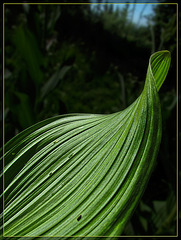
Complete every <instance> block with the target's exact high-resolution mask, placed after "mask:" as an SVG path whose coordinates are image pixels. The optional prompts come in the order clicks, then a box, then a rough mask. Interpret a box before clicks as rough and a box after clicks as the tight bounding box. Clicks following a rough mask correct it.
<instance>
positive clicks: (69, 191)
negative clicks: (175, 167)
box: [4, 51, 170, 236]
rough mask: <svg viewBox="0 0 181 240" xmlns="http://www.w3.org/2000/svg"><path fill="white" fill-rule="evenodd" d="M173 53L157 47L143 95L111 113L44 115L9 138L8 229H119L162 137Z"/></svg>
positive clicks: (99, 232) (19, 232)
mask: <svg viewBox="0 0 181 240" xmlns="http://www.w3.org/2000/svg"><path fill="white" fill-rule="evenodd" d="M169 65H170V53H169V52H168V51H161V52H157V53H155V54H153V55H152V56H151V58H150V61H149V66H148V72H147V77H146V81H145V86H144V89H143V91H142V93H141V95H140V96H139V97H138V98H137V99H136V100H135V101H134V102H133V103H132V104H131V105H130V106H129V107H128V108H126V109H125V110H124V111H121V112H118V113H114V114H110V115H94V114H71V115H64V116H57V117H54V118H51V119H48V120H45V121H43V122H40V123H38V124H36V125H34V126H32V127H30V128H28V129H26V130H25V131H23V132H22V133H20V134H19V135H17V136H15V137H14V138H13V139H12V140H11V141H9V142H8V143H7V144H6V145H5V156H4V159H5V168H4V174H5V183H4V187H5V191H4V197H5V203H4V205H5V209H4V235H5V236H119V235H121V233H122V231H123V229H124V226H125V224H126V223H127V221H128V220H129V218H130V217H131V215H132V213H133V211H134V209H135V208H136V206H137V204H138V202H139V200H140V198H141V196H142V194H143V191H144V189H145V187H146V185H147V182H148V180H149V177H150V174H151V172H152V170H153V167H154V163H155V160H156V156H157V153H158V149H159V144H160V140H161V109H160V102H159V97H158V93H157V90H158V89H159V88H160V86H161V84H162V83H163V81H164V79H165V77H166V75H167V72H168V68H169Z"/></svg>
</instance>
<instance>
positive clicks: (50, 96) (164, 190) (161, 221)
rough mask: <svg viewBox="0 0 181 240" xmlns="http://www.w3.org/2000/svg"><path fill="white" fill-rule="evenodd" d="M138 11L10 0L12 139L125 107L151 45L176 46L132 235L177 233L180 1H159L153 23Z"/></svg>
mask: <svg viewBox="0 0 181 240" xmlns="http://www.w3.org/2000/svg"><path fill="white" fill-rule="evenodd" d="M63 2H66V1H63ZM69 2H70V1H69ZM77 2H78V1H77ZM86 2H88V1H86ZM133 14H134V6H133V5H127V4H125V5H124V7H123V8H117V9H113V5H112V4H110V5H108V4H107V5H102V6H101V5H95V6H94V7H93V6H91V5H60V4H59V5H53V4H50V5H41V4H37V5H31V4H20V5H5V74H4V79H5V112H4V115H5V116H4V117H5V123H6V124H5V141H8V140H9V139H10V138H12V137H13V136H14V135H15V134H17V133H18V132H20V131H22V130H23V129H25V128H27V127H29V126H31V125H32V124H34V123H36V122H38V121H41V120H43V119H46V118H48V117H52V116H55V115H58V114H65V113H73V112H82V113H83V112H87V113H112V112H116V111H120V110H121V109H124V108H125V107H127V106H128V105H129V104H131V103H132V102H133V101H134V100H135V99H136V98H137V97H138V96H139V94H140V92H141V90H142V88H143V84H144V79H145V76H146V69H147V64H148V59H149V57H150V54H151V53H152V51H157V50H163V49H167V50H169V51H171V55H172V66H171V69H170V71H169V74H168V77H167V79H166V82H165V83H164V85H163V86H162V88H161V90H160V100H161V104H162V116H163V137H162V139H163V140H162V143H161V147H160V152H159V156H158V163H157V166H156V167H155V170H154V172H153V175H152V177H151V179H150V182H149V184H148V188H147V190H146V191H145V194H144V195H143V198H142V201H141V202H140V204H139V206H138V208H137V210H136V212H135V213H134V215H133V217H132V219H131V220H130V222H129V224H128V225H127V227H126V229H125V235H175V234H176V104H177V96H176V44H177V40H176V17H177V16H176V6H175V5H170V4H166V5H164V4H157V5H155V7H154V13H153V14H152V15H151V16H149V17H147V24H146V25H141V24H139V23H138V24H135V23H134V22H133V20H132V19H133V18H132V17H130V16H132V15H133ZM143 15H144V13H143V12H142V14H141V16H140V18H141V17H142V16H143ZM130 66H131V67H130Z"/></svg>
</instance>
